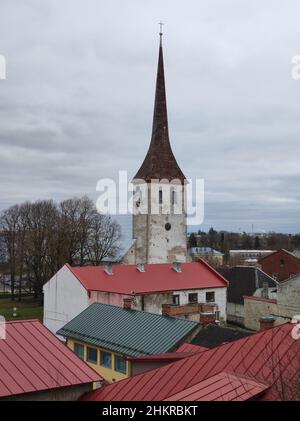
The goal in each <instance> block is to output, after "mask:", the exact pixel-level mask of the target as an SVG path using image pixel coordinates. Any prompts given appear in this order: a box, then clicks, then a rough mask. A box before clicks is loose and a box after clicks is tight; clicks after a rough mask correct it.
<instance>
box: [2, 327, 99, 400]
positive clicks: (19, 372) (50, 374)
mask: <svg viewBox="0 0 300 421" xmlns="http://www.w3.org/2000/svg"><path fill="white" fill-rule="evenodd" d="M100 380H102V378H101V376H99V374H97V373H96V372H95V371H94V370H92V369H91V368H90V367H89V366H88V365H87V364H86V363H85V362H84V361H82V360H81V359H80V358H78V357H77V356H76V355H75V354H74V353H73V352H72V351H71V350H70V349H69V348H68V347H67V346H66V345H64V344H63V343H62V342H61V341H60V340H59V339H57V337H56V336H55V335H53V334H52V333H51V332H50V331H49V330H48V329H47V328H46V327H45V326H43V325H42V324H41V323H40V322H39V321H38V320H21V321H13V322H7V323H6V339H1V340H0V397H4V396H12V395H18V394H23V393H29V392H37V391H42V390H47V389H55V388H58V387H66V386H74V385H78V384H84V383H91V382H95V381H100Z"/></svg>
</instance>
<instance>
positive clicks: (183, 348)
mask: <svg viewBox="0 0 300 421" xmlns="http://www.w3.org/2000/svg"><path fill="white" fill-rule="evenodd" d="M208 349H209V348H205V347H204V346H200V345H193V344H188V343H184V344H182V345H180V347H179V348H178V349H177V351H176V352H188V353H193V354H194V353H195V352H202V351H207V350H208Z"/></svg>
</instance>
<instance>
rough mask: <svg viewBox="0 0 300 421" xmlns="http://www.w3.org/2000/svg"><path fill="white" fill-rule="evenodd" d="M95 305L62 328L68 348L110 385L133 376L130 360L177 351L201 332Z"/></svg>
mask: <svg viewBox="0 0 300 421" xmlns="http://www.w3.org/2000/svg"><path fill="white" fill-rule="evenodd" d="M124 304H125V308H121V307H117V306H112V305H109V304H100V303H94V304H92V305H91V306H89V307H88V308H87V309H86V310H84V311H83V312H82V313H80V314H79V315H78V316H76V317H75V318H74V319H73V320H71V321H70V322H69V323H67V324H66V325H65V326H64V327H62V328H61V329H60V330H59V331H58V334H59V335H60V336H64V337H65V338H66V339H67V345H68V347H69V348H71V349H72V350H73V351H74V352H75V354H77V355H78V356H79V357H80V358H82V359H83V360H84V361H86V362H87V363H88V364H89V365H90V366H91V367H92V368H94V370H96V371H97V372H98V373H99V374H100V375H101V376H102V377H103V378H104V379H105V380H107V381H108V382H109V383H111V382H114V381H118V380H122V379H124V378H126V377H129V376H131V374H132V364H131V361H130V359H129V360H128V359H127V357H140V356H151V355H153V354H163V353H167V352H171V351H174V350H176V349H177V348H178V346H179V345H180V344H182V343H183V342H184V341H186V340H189V339H191V338H192V337H193V336H194V335H195V334H196V333H197V331H198V330H199V329H200V325H199V324H198V323H197V322H194V321H191V320H184V319H178V318H173V317H167V316H161V315H159V314H151V313H146V312H144V311H139V310H132V309H131V308H129V307H127V305H128V303H127V302H126V301H125V303H124Z"/></svg>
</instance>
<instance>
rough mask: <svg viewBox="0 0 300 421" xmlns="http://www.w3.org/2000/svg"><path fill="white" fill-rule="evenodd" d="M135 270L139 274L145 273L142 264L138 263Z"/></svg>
mask: <svg viewBox="0 0 300 421" xmlns="http://www.w3.org/2000/svg"><path fill="white" fill-rule="evenodd" d="M136 268H137V270H138V271H139V272H145V265H144V263H138V265H137V267H136Z"/></svg>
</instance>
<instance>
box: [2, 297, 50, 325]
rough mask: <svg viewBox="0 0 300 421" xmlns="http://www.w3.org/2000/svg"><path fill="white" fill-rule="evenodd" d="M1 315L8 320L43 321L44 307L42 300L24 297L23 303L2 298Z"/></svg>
mask: <svg viewBox="0 0 300 421" xmlns="http://www.w3.org/2000/svg"><path fill="white" fill-rule="evenodd" d="M14 308H16V311H14ZM14 313H15V316H14ZM0 315H1V316H4V317H5V319H6V320H21V319H39V320H41V321H42V320H43V306H41V303H40V300H35V299H34V298H33V297H23V298H22V301H21V302H19V301H18V300H15V301H12V300H11V299H9V298H0Z"/></svg>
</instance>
